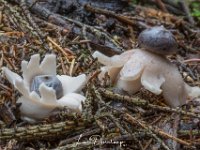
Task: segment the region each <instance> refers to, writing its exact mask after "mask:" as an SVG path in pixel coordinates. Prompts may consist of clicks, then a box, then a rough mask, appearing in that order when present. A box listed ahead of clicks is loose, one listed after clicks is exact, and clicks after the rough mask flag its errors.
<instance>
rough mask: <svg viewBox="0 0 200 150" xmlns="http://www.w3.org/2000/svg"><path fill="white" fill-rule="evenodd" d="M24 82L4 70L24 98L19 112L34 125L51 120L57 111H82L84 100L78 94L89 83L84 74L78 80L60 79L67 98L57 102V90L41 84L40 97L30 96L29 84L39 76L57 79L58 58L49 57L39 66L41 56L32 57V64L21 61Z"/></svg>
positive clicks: (21, 98)
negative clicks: (49, 76)
mask: <svg viewBox="0 0 200 150" xmlns="http://www.w3.org/2000/svg"><path fill="white" fill-rule="evenodd" d="M21 67H22V72H23V74H22V76H23V79H22V78H21V77H20V76H19V75H17V74H16V73H14V72H12V71H10V70H9V69H8V68H6V67H4V68H3V72H4V74H5V76H6V78H7V79H8V80H9V82H10V83H11V84H13V85H14V86H15V88H16V89H17V90H18V91H19V92H20V93H21V94H22V96H21V97H20V98H19V99H18V100H17V102H18V103H22V105H21V106H20V111H21V114H22V119H25V120H27V121H30V122H34V121H36V120H38V119H43V118H45V117H48V116H49V115H51V114H52V113H53V111H54V110H55V109H56V108H63V107H68V108H69V109H71V110H73V111H75V112H79V113H80V112H81V111H82V104H81V103H82V102H84V100H85V97H84V96H82V95H80V94H77V93H75V92H80V91H81V89H82V88H83V86H84V85H85V83H86V76H85V75H84V74H82V75H79V76H77V77H70V76H66V75H61V76H60V75H57V77H58V79H59V80H60V81H61V83H62V87H63V91H64V96H63V97H61V98H60V99H56V93H55V90H54V89H53V88H51V87H47V86H46V85H45V84H44V83H42V84H41V85H40V87H39V92H40V95H41V96H39V95H38V94H37V93H36V92H35V91H32V92H30V84H31V81H32V79H33V77H34V76H36V75H56V56H55V55H53V54H51V55H46V56H45V58H44V59H43V61H42V62H41V64H40V56H39V55H38V54H36V55H33V56H32V57H31V59H30V61H29V62H27V61H22V63H21Z"/></svg>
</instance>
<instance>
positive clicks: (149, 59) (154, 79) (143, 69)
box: [93, 49, 200, 107]
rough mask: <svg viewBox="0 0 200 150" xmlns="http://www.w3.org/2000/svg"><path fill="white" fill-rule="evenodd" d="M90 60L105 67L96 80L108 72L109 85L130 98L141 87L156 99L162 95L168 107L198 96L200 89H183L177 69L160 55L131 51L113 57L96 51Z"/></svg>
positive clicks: (185, 86)
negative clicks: (124, 92)
mask: <svg viewBox="0 0 200 150" xmlns="http://www.w3.org/2000/svg"><path fill="white" fill-rule="evenodd" d="M93 57H95V58H98V61H99V62H100V63H101V64H103V65H105V66H103V67H102V68H101V70H102V72H101V73H100V75H99V78H100V79H102V77H103V76H104V75H105V73H106V72H108V75H109V76H110V78H111V81H112V82H113V84H114V85H116V87H117V88H119V89H122V90H124V91H127V92H129V93H130V94H134V93H136V92H137V91H139V90H140V88H141V87H142V86H143V87H144V88H145V89H147V90H149V91H150V92H152V93H154V94H156V95H159V94H161V93H162V94H163V96H164V98H165V101H166V103H167V104H168V105H169V106H171V107H177V106H181V105H183V104H185V103H186V100H187V98H188V97H190V98H192V97H197V96H199V95H200V88H198V87H190V86H189V85H187V84H186V83H185V82H184V81H183V79H182V77H181V75H180V73H179V71H178V69H177V67H176V66H175V65H174V64H172V63H171V62H170V61H169V60H168V59H167V58H165V57H162V56H160V55H157V54H153V53H151V52H148V51H145V50H141V49H134V50H130V51H127V52H124V53H122V54H121V55H115V56H113V57H107V56H105V55H103V54H101V53H100V52H98V51H96V52H95V53H94V54H93Z"/></svg>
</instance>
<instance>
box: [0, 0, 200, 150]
mask: <svg viewBox="0 0 200 150" xmlns="http://www.w3.org/2000/svg"><path fill="white" fill-rule="evenodd" d="M153 26H164V27H165V28H166V29H168V30H169V31H171V32H172V33H173V35H174V36H175V38H176V41H177V43H178V49H179V51H178V53H177V54H174V55H171V56H169V57H168V59H169V60H170V61H171V62H172V63H174V64H175V65H176V66H177V67H178V69H179V71H180V73H181V75H182V77H183V79H184V81H185V82H186V83H188V84H189V85H190V86H199V87H200V65H199V64H200V2H199V1H184V0H179V1H173V0H141V1H137V0H135V1H130V0H107V1H102V0H43V1H39V0H38V1H37V0H0V127H1V129H0V149H5V150H7V149H20V150H21V149H27V150H28V149H30V150H32V149H83V150H85V149H102V150H103V149H117V150H118V149H134V150H137V149H138V150H149V149H165V150H171V149H174V150H178V149H181V150H186V149H191V150H195V149H197V150H198V149H200V142H199V141H200V132H199V129H200V99H199V98H195V99H192V100H191V101H189V102H188V103H187V104H185V105H184V106H182V107H178V108H170V107H169V106H167V105H166V104H165V102H164V98H163V97H162V96H161V95H159V96H156V95H155V94H153V93H151V92H149V91H147V90H145V89H144V88H142V89H141V90H140V91H139V92H137V93H136V94H133V95H128V94H127V93H125V92H123V93H121V92H119V91H117V90H116V88H115V87H113V85H111V84H110V82H109V77H105V82H104V83H103V84H102V83H101V82H100V81H99V80H98V74H99V71H100V67H101V64H99V63H98V61H97V60H96V59H94V58H93V57H92V54H93V52H94V51H97V50H98V51H100V52H102V53H104V54H105V55H107V56H113V55H116V54H121V53H123V52H124V51H126V50H130V49H134V48H138V42H137V38H138V35H139V34H140V33H141V31H143V30H144V29H146V28H149V27H153ZM49 53H54V54H56V57H57V59H56V61H57V73H58V74H64V75H70V76H77V75H79V74H82V73H84V74H86V75H87V76H88V77H89V80H88V82H87V85H86V86H85V88H84V89H83V94H84V95H85V96H86V101H85V103H84V104H83V112H82V114H76V113H69V111H68V110H65V109H63V110H61V111H60V113H59V114H57V115H54V116H50V117H48V118H45V119H43V120H40V121H38V122H36V123H34V124H31V123H28V122H25V121H23V120H21V119H20V116H21V115H20V111H19V108H20V104H18V103H17V99H18V98H19V96H20V93H19V92H18V91H17V90H16V89H15V88H14V86H12V85H11V84H10V83H9V82H8V80H7V79H6V77H5V75H4V74H3V71H2V69H1V68H2V67H8V68H9V69H10V70H12V71H13V72H16V73H18V74H19V75H22V72H21V62H22V60H27V61H28V60H30V57H31V56H32V55H33V54H40V56H41V57H42V58H43V57H44V56H45V54H49Z"/></svg>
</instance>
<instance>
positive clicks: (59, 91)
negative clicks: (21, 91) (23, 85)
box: [31, 75, 63, 99]
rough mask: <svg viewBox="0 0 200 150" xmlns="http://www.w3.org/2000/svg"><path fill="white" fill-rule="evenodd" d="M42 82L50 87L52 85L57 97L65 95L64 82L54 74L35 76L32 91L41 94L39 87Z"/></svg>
mask: <svg viewBox="0 0 200 150" xmlns="http://www.w3.org/2000/svg"><path fill="white" fill-rule="evenodd" d="M42 83H44V84H45V85H46V86H48V87H52V88H53V89H54V90H55V92H56V98H57V99H59V98H61V97H62V96H63V87H62V83H61V82H60V80H59V79H58V78H57V77H56V76H54V75H39V76H35V77H34V78H33V80H32V83H31V92H32V91H35V92H36V93H37V94H38V95H40V92H39V87H40V85H41V84H42ZM40 96H41V95H40Z"/></svg>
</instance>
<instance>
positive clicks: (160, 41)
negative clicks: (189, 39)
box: [138, 26, 178, 55]
mask: <svg viewBox="0 0 200 150" xmlns="http://www.w3.org/2000/svg"><path fill="white" fill-rule="evenodd" d="M138 44H139V45H140V46H141V47H142V48H144V49H145V50H147V51H151V52H153V53H156V54H160V55H171V54H174V53H176V52H177V51H178V49H177V42H176V39H175V37H174V35H173V34H172V33H171V32H170V31H169V30H167V29H165V28H164V27H163V26H156V27H152V28H149V29H146V30H144V31H142V32H141V33H140V35H139V37H138Z"/></svg>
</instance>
